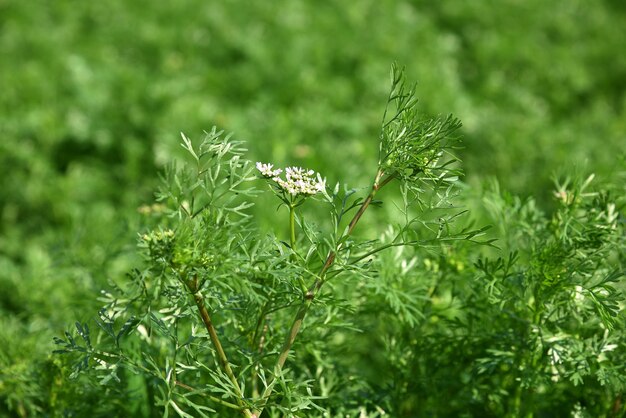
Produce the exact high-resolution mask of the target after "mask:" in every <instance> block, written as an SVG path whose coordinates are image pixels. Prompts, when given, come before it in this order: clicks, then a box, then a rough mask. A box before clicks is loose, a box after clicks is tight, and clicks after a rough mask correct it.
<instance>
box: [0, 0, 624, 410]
mask: <svg viewBox="0 0 626 418" xmlns="http://www.w3.org/2000/svg"><path fill="white" fill-rule="evenodd" d="M625 40H626V3H624V2H622V1H619V0H603V1H601V0H598V1H594V2H591V1H582V0H556V1H552V2H545V1H538V0H528V1H525V2H522V1H514V0H507V1H502V2H494V1H486V0H477V1H472V2H464V1H449V2H428V1H390V0H387V1H380V2H374V1H366V0H358V1H352V2H343V3H342V2H323V1H318V2H315V1H301V2H297V1H273V2H254V3H253V2H243V1H234V0H227V1H222V2H201V1H195V0H182V1H177V2H174V1H164V2H148V1H144V0H137V1H121V0H110V1H108V2H89V1H84V2H75V1H69V0H56V1H44V0H32V1H16V0H0V58H1V59H0V135H1V136H2V138H1V139H0V416H8V417H30V416H46V417H57V416H58V417H83V416H86V417H87V416H89V417H93V416H102V417H105V416H107V417H109V416H150V417H151V416H168V415H167V414H169V416H177V414H178V415H180V416H184V414H181V413H180V412H178V411H177V410H176V409H175V408H173V407H171V404H168V405H165V406H164V405H163V404H167V402H164V401H163V400H162V398H163V396H165V395H163V392H159V390H161V389H159V388H160V387H159V384H158V382H156V381H153V380H154V379H153V380H150V379H147V378H146V377H145V376H143V375H142V374H141V373H139V374H136V373H133V370H130V369H126V370H122V371H120V372H119V373H120V380H119V382H118V381H116V380H115V379H113V380H104V381H103V377H102V375H101V374H99V373H100V372H99V371H97V370H95V368H96V366H97V364H95V363H94V362H93V361H92V362H91V363H90V364H89V367H88V370H83V371H81V372H80V373H74V371H75V367H74V366H75V363H76V362H75V359H74V358H73V357H72V356H71V355H60V354H53V350H55V349H57V348H58V346H57V345H55V344H54V341H53V338H54V337H60V338H65V337H64V335H65V334H64V333H65V332H66V331H67V332H69V333H70V335H73V336H76V333H77V329H76V327H75V323H76V322H77V321H79V322H80V323H88V324H90V325H89V326H90V328H91V329H92V332H93V333H94V336H93V339H94V340H95V339H96V337H95V334H96V333H97V330H98V326H97V325H96V323H95V322H94V319H95V318H98V311H99V309H100V308H101V307H102V306H103V305H105V304H106V303H107V301H109V302H110V300H108V299H107V296H106V294H105V293H104V292H109V291H111V289H115V288H120V289H126V288H127V287H128V286H129V284H128V283H129V280H130V277H131V276H132V274H131V273H132V272H133V271H135V269H139V270H141V269H144V268H147V267H146V266H149V264H150V262H154V260H151V259H146V256H145V253H143V252H142V250H141V248H138V237H139V236H140V234H145V233H146V232H148V231H151V230H156V228H159V227H163V228H168V227H171V225H172V224H170V223H169V222H170V221H168V220H164V219H161V218H158V216H152V215H150V214H146V213H147V212H150V211H149V210H147V209H146V208H150V207H151V205H153V204H154V203H155V192H156V191H157V190H158V188H159V187H160V185H161V184H162V179H161V177H162V176H163V173H164V171H165V169H166V167H167V166H168V164H170V163H172V162H174V161H177V162H178V166H179V167H184V165H183V164H185V163H184V161H186V160H185V158H186V153H185V150H184V149H183V147H181V146H180V144H181V132H182V133H184V134H185V135H186V136H187V137H189V138H191V140H192V141H193V142H194V143H195V144H198V143H200V141H201V140H202V138H203V137H204V136H205V132H209V131H211V129H212V128H213V127H214V126H215V127H217V129H218V130H224V131H225V132H226V133H232V134H233V136H232V138H233V139H235V140H237V141H243V142H244V143H245V146H246V148H247V152H246V154H245V159H248V160H250V161H252V162H256V161H262V162H271V163H274V164H275V165H277V166H280V167H286V166H302V167H308V168H311V169H314V170H315V171H316V172H319V173H321V174H322V176H323V177H325V178H326V181H327V185H328V186H329V187H330V188H332V187H334V185H335V184H336V183H341V184H345V185H347V186H348V187H353V188H356V189H357V190H359V192H362V193H364V195H363V196H365V194H366V193H367V191H368V190H367V188H368V187H369V185H370V184H371V182H372V179H373V176H374V174H375V173H376V171H375V170H376V164H377V161H378V158H379V135H380V129H381V128H380V127H381V118H382V116H383V111H384V109H385V104H386V102H387V95H388V91H389V85H390V77H389V74H390V70H391V67H392V64H394V63H397V65H398V66H400V67H402V68H404V74H405V76H406V79H407V80H409V82H413V81H415V82H416V83H417V84H416V87H415V94H416V96H417V97H418V99H419V104H418V107H419V109H420V111H421V115H423V116H424V117H425V118H427V117H437V116H438V115H441V116H442V117H444V116H445V115H448V114H452V115H454V116H455V117H456V118H458V119H459V120H460V121H461V122H462V124H463V126H462V127H461V128H460V130H459V131H458V133H459V134H460V135H461V136H462V147H461V148H459V149H456V150H455V151H454V153H455V154H456V155H457V156H458V157H459V158H460V160H461V163H460V165H459V167H462V169H463V172H464V176H462V177H461V178H460V182H459V184H458V185H457V186H458V193H459V195H458V196H457V197H456V198H455V205H458V206H459V207H462V208H465V209H467V210H468V212H467V213H466V214H464V215H463V217H462V220H461V221H460V222H461V223H462V224H463V225H470V224H471V225H473V226H472V228H482V227H483V226H486V225H491V226H492V227H491V228H490V229H489V230H488V231H487V233H486V235H485V236H484V237H483V238H481V239H482V240H491V239H496V240H497V241H495V243H494V244H495V247H494V246H488V245H477V244H473V243H471V242H467V241H462V242H452V243H442V244H441V245H439V244H438V245H437V246H433V247H428V248H419V247H417V248H413V247H412V248H406V249H405V248H404V247H402V249H397V251H396V249H393V250H390V251H383V252H380V253H378V255H377V258H376V260H375V261H374V262H373V263H374V264H372V266H371V268H372V276H371V277H370V275H369V274H370V273H368V274H366V275H365V276H363V277H360V278H359V277H358V274H357V273H358V272H355V273H350V274H351V275H352V276H350V277H351V279H350V277H348V278H347V279H346V281H345V282H340V281H337V282H336V284H333V287H332V292H333V295H334V297H336V299H332V298H330V299H329V302H327V304H322V305H320V306H319V307H318V308H316V309H317V310H315V311H314V312H313V313H312V314H311V315H312V316H311V317H308V318H307V319H308V320H309V322H306V321H307V320H305V325H309V327H308V328H307V327H305V329H303V332H302V334H303V336H302V337H298V338H299V339H298V340H297V341H296V346H294V348H293V353H295V354H292V357H290V359H289V363H287V364H288V367H289V371H288V373H289V375H288V382H289V383H288V384H287V383H286V385H287V386H288V387H289V388H290V390H291V391H292V392H293V393H292V394H291V395H293V399H292V398H291V397H290V396H291V395H289V396H288V391H285V393H282V395H281V397H279V396H276V397H274V398H272V400H273V401H274V402H275V404H276V406H275V409H269V408H268V409H266V412H265V413H264V415H263V417H269V416H277V417H278V416H320V417H322V416H324V417H335V416H336V417H340V416H341V417H344V416H350V417H378V416H382V414H383V411H384V414H385V415H384V416H391V417H503V416H507V417H516V416H527V417H553V416H558V417H570V416H572V417H622V416H625V415H626V377H624V376H626V370H624V365H625V364H626V345H625V341H626V328H625V326H626V318H625V316H624V308H625V304H624V299H623V295H624V292H625V291H626V285H625V282H624V280H625V279H624V277H623V275H622V273H623V272H624V271H626V235H625V232H624V231H625V225H626V218H625V214H626V212H625V204H626V54H624V52H623V49H624V43H625V42H624V41H625ZM592 175H594V176H593V177H591V176H592ZM589 179H590V181H589V182H587V180H589ZM255 184H256V187H257V188H259V189H262V190H266V189H267V187H265V186H264V184H263V183H262V182H261V181H258V182H257V183H255ZM170 185H171V183H170ZM342 187H343V186H342ZM381 200H383V204H382V205H380V206H379V207H373V208H372V210H370V211H368V213H367V216H364V217H363V221H362V222H361V223H360V224H359V228H358V229H356V230H355V239H361V240H363V241H365V240H380V242H385V239H386V238H385V232H386V231H387V228H388V226H389V225H394V226H395V225H397V224H398V223H400V222H402V219H403V215H402V213H400V212H398V209H397V207H398V206H399V205H398V202H400V201H401V200H402V192H401V189H400V188H398V187H396V188H389V190H388V191H387V190H386V191H385V192H384V193H383V194H382V197H381ZM254 203H255V205H254V207H253V208H251V209H250V210H249V214H250V215H251V219H252V221H251V225H252V226H254V228H255V229H254V230H255V231H256V233H258V236H260V237H264V236H268V235H273V234H275V236H276V237H277V240H278V241H287V240H289V229H288V228H287V226H288V224H287V223H286V222H284V221H283V219H284V218H285V214H286V211H284V209H279V210H277V206H278V202H277V201H276V200H275V199H273V197H272V196H271V193H265V194H262V195H259V196H257V197H255V202H254ZM325 210H326V209H323V206H322V204H321V203H319V202H318V203H315V204H312V205H308V204H307V205H305V206H303V208H302V213H303V214H304V215H303V216H305V217H306V218H307V219H311V220H312V221H313V224H314V225H315V226H316V227H319V229H320V230H321V231H322V232H328V231H329V230H330V226H329V225H330V223H329V222H328V221H327V220H326V218H324V216H325V215H323V213H324V211H325ZM459 210H461V209H459ZM320 214H322V215H320ZM424 216H432V217H434V218H433V219H435V220H436V218H437V216H439V215H433V214H430V213H429V212H426V211H425V212H424ZM172 222H173V221H172ZM415 233H416V234H417V233H418V232H415ZM194 234H196V235H195V236H196V237H197V236H198V235H197V234H198V232H197V231H196V232H194ZM285 245H286V244H285ZM301 245H302V244H301ZM355 251H356V249H355ZM289 262H293V260H290V261H289ZM374 272H375V274H374ZM349 279H350V280H349ZM329 289H331V287H329ZM324 295H326V294H324ZM331 302H332V303H331ZM325 303H326V302H325ZM333 304H334V305H333ZM226 311H227V310H226ZM226 311H225V312H226ZM219 312H221V311H219V309H218V314H217V315H218V319H220V318H221V319H223V324H224V328H225V330H222V331H223V332H224V333H225V334H226V335H227V336H228V335H230V334H228V332H229V331H227V329H228V325H229V324H231V325H232V324H234V323H235V322H229V321H231V319H229V318H230V317H229V316H228V315H229V314H228V313H224V312H222V313H219ZM281 312H283V311H281ZM294 312H295V311H294ZM294 312H291V311H289V309H287V310H286V311H284V317H283V316H281V315H282V314H276V317H274V319H273V320H274V321H275V325H276V334H275V335H276V342H275V344H276V347H277V348H276V350H277V351H278V350H279V347H280V341H282V340H281V339H282V338H283V335H284V334H286V332H287V329H288V324H289V323H290V321H291V318H292V317H293V314H294ZM331 317H332V321H331V320H330V319H328V318H331ZM324 318H326V319H328V321H330V322H329V323H330V324H331V325H332V326H330V325H329V328H324V327H322V326H320V327H316V326H311V324H313V323H316V321H320V322H324V320H325V319H324ZM145 320H146V321H148V319H145ZM196 320H197V319H196ZM335 320H336V324H335V322H333V321H335ZM232 321H235V319H232ZM122 323H123V322H122ZM145 324H147V322H146V323H145ZM285 324H287V325H285ZM281 325H285V326H286V328H285V326H282V327H281ZM146 326H147V325H146ZM242 326H243V325H242ZM233 327H234V326H233ZM233 332H234V331H233ZM138 334H139V333H138V332H132V333H131V334H130V335H129V336H128V338H129V340H128V342H126V343H125V344H127V348H128V349H129V350H134V351H133V352H134V353H141V352H142V349H141V348H140V347H141V342H140V341H141V340H140V339H139V338H138V337H137V335H138ZM244 334H245V333H244ZM233 335H235V334H232V335H230V337H232V338H233V341H234V339H235V337H234V336H233ZM230 337H228V338H230ZM99 338H100V337H98V339H99ZM300 338H301V339H300ZM235 346H237V343H236V342H233V346H232V347H235ZM138 347H139V348H138ZM232 347H231V348H230V350H232V352H233V353H231V354H232V355H234V356H236V354H234V352H235V351H236V350H235V348H232ZM237 347H238V346H237ZM268 350H269V348H268ZM227 351H228V350H227ZM237 352H238V351H237ZM268 352H269V351H268ZM138 355H140V354H138ZM159 355H160V356H162V357H158V356H157V355H156V354H155V358H157V357H158V358H157V359H158V361H162V362H163V363H162V365H163V367H164V368H165V359H166V358H167V355H168V354H167V353H166V352H165V351H163V352H159ZM168 361H169V360H168ZM159 364H161V363H159ZM168 364H169V363H168ZM211 364H212V363H211ZM164 370H165V369H164ZM198 373H200V372H198ZM142 379H146V380H145V381H144V380H142ZM198 379H199V382H204V381H203V379H202V378H201V377H198ZM157 380H158V379H157ZM204 383H206V382H204ZM307 388H308V389H307ZM152 391H154V393H152ZM289 393H291V392H289ZM220 395H221V394H219V393H218V395H216V396H220ZM307 396H308V397H307ZM159 399H161V400H159ZM296 401H298V402H301V403H300V404H298V402H296ZM290 402H293V403H292V404H290ZM313 404H314V405H315V407H314V406H312V405H313ZM298 405H300V407H299V406H298ZM207 406H208V407H210V408H212V409H214V410H216V411H217V412H211V413H208V416H231V415H228V414H229V413H228V412H224V410H221V409H219V405H218V406H216V405H215V404H212V403H211V402H207ZM216 408H217V409H216ZM281 408H283V409H281ZM284 408H287V409H284ZM289 408H292V409H291V410H289ZM183 409H184V408H183ZM287 410H289V411H290V412H285V411H287ZM164 411H165V412H164ZM184 411H185V412H186V413H189V414H191V415H192V416H201V415H200V412H198V411H194V410H193V409H189V408H188V409H184ZM226 411H228V410H227V409H226ZM231 413H232V416H241V415H240V414H237V413H234V412H232V411H231ZM212 414H213V415H212Z"/></svg>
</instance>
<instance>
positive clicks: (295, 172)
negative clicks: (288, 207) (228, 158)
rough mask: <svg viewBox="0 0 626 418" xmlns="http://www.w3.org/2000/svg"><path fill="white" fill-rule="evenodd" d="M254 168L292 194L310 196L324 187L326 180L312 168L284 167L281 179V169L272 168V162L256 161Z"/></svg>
mask: <svg viewBox="0 0 626 418" xmlns="http://www.w3.org/2000/svg"><path fill="white" fill-rule="evenodd" d="M256 168H257V170H259V171H260V172H261V174H262V175H263V177H265V178H270V179H272V180H273V181H275V182H276V184H278V186H279V187H280V188H281V189H282V190H283V191H285V192H287V193H289V194H290V195H292V196H298V195H304V196H311V195H314V194H316V193H320V192H322V191H324V189H326V180H325V179H322V176H321V175H320V174H319V173H316V172H315V171H313V170H305V169H304V168H300V167H287V168H285V178H284V179H282V178H281V177H280V175H281V174H282V173H283V170H282V169H280V168H277V169H273V168H274V165H273V164H264V163H256Z"/></svg>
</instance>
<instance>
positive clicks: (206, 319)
mask: <svg viewBox="0 0 626 418" xmlns="http://www.w3.org/2000/svg"><path fill="white" fill-rule="evenodd" d="M186 284H187V286H188V288H189V290H191V291H192V293H193V298H194V301H195V302H196V307H197V308H198V313H199V314H200V318H201V319H202V322H203V323H204V326H205V327H206V330H207V331H208V332H209V337H210V338H211V342H212V343H213V347H214V348H215V351H216V352H217V358H218V360H219V363H220V366H221V368H222V370H223V371H224V373H226V375H227V376H228V379H229V380H230V381H231V383H232V384H233V388H234V390H235V395H236V396H237V404H238V405H239V406H240V407H241V408H242V413H243V415H244V416H246V417H252V414H251V413H250V410H249V409H247V408H245V404H244V402H243V392H242V391H241V387H240V386H239V382H237V378H236V377H235V373H233V370H232V369H231V367H230V363H229V362H228V358H227V357H226V353H225V352H224V348H223V347H222V343H221V342H220V339H219V337H218V335H217V331H216V329H215V327H214V326H213V322H212V321H211V317H210V315H209V311H208V310H207V308H206V304H205V303H204V298H203V297H202V293H200V290H199V289H198V278H197V277H194V278H193V280H190V281H188V282H187V283H186Z"/></svg>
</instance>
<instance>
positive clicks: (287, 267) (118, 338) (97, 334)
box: [55, 66, 491, 417]
mask: <svg viewBox="0 0 626 418" xmlns="http://www.w3.org/2000/svg"><path fill="white" fill-rule="evenodd" d="M459 127H460V122H459V121H458V120H457V119H455V118H453V117H452V116H447V117H434V118H431V117H425V116H423V115H422V114H421V113H420V112H419V111H418V107H417V100H416V98H415V92H414V89H413V88H411V87H410V86H408V85H407V84H406V83H405V80H404V77H403V74H402V71H400V70H399V69H398V68H397V67H395V66H393V67H392V72H391V90H390V93H389V96H388V99H387V105H386V107H385V110H384V113H383V118H382V125H381V130H380V138H379V139H380V148H379V159H378V164H377V166H376V167H373V170H372V182H371V183H370V185H369V186H368V187H367V189H366V192H365V193H362V192H360V191H359V190H358V189H352V188H349V187H347V186H345V185H344V186H342V185H341V184H340V183H336V185H335V186H334V187H328V186H327V179H325V178H324V177H323V176H322V175H321V174H319V173H316V172H315V171H313V170H309V169H303V168H300V167H286V168H284V169H281V168H274V165H273V164H271V163H260V162H259V163H256V165H255V164H254V163H252V162H250V161H248V160H246V159H245V149H244V148H243V144H241V143H240V142H237V141H234V140H232V139H231V137H230V136H229V135H226V136H225V135H224V134H223V132H221V131H218V130H217V129H215V128H214V129H213V130H212V131H210V132H209V133H207V134H206V137H205V138H204V139H203V140H202V141H201V142H200V143H198V144H194V143H193V142H192V141H191V140H190V139H188V138H187V137H186V136H185V135H183V136H182V139H183V142H182V146H183V148H184V149H185V150H186V153H187V161H186V162H185V164H184V165H182V166H177V165H172V166H170V167H169V168H168V169H167V170H166V172H165V173H164V175H163V186H162V188H161V189H160V190H159V192H158V193H157V194H156V202H155V203H154V204H152V205H149V206H146V207H143V208H142V212H143V213H144V214H145V215H146V230H145V231H143V232H141V233H140V234H139V247H140V250H141V252H142V254H143V255H144V256H145V264H144V265H143V266H141V267H138V268H137V269H136V270H134V271H132V272H130V273H129V274H128V278H127V280H126V281H124V282H122V283H120V282H117V283H113V282H112V289H111V290H109V291H106V292H103V293H102V295H101V300H102V302H103V304H104V306H103V308H102V309H101V310H100V311H99V312H98V316H97V318H96V319H95V324H96V328H94V326H93V325H92V326H89V324H88V323H87V322H84V323H83V322H77V323H76V324H75V331H73V332H66V334H65V337H64V338H57V339H56V340H55V342H56V344H58V345H59V349H58V350H57V351H56V352H57V353H67V354H70V358H71V359H73V370H74V372H73V377H74V378H77V379H83V380H84V381H85V382H90V383H91V384H97V385H101V387H102V388H103V390H106V391H115V390H119V389H117V388H119V387H121V388H125V389H123V390H126V391H127V393H128V394H127V396H137V397H143V398H145V399H146V401H145V402H144V403H143V404H142V406H141V407H140V409H141V411H139V412H141V413H143V414H145V415H147V416H164V417H167V416H169V415H170V414H174V415H178V416H181V417H192V416H216V415H219V416H245V417H261V416H264V417H265V416H276V417H278V416H316V415H317V416H322V415H324V414H325V415H324V416H329V415H332V414H334V413H337V412H338V409H337V407H336V405H335V406H333V404H332V403H330V402H327V397H328V396H329V395H328V390H326V389H327V388H328V387H329V385H330V381H331V380H332V379H341V377H340V376H336V375H332V374H330V373H325V372H324V370H327V368H325V366H324V364H325V362H324V360H323V355H324V350H325V347H324V346H325V338H330V337H332V335H333V332H335V330H337V329H350V328H351V327H353V326H352V325H351V324H350V321H349V315H350V312H351V310H352V309H354V306H356V303H357V302H356V300H352V301H351V295H350V292H344V291H340V290H339V289H341V288H342V286H348V287H350V286H360V284H362V283H376V282H377V281H378V280H382V279H381V277H380V276H381V274H384V271H383V269H381V268H380V264H379V263H378V262H377V260H378V258H379V257H380V256H381V255H383V254H385V253H386V252H388V251H391V250H392V249H394V248H395V249H399V248H420V249H428V250H429V251H434V252H436V251H438V250H440V249H441V248H445V245H447V244H449V243H454V242H459V241H466V242H480V243H482V244H490V243H491V240H482V241H479V237H480V236H481V235H482V234H483V232H484V231H485V229H486V228H480V229H471V228H464V227H461V226H458V225H457V222H456V221H457V220H458V219H460V218H459V217H460V215H461V214H462V213H463V212H464V211H463V210H460V209H458V208H456V206H455V205H454V203H453V198H454V197H455V195H456V194H457V180H458V176H459V174H460V170H459V168H458V161H457V159H456V158H455V156H454V154H453V153H452V152H453V151H454V149H455V148H456V147H457V146H458V144H459V136H458V135H457V133H456V132H457V130H458V128H459ZM263 182H265V183H266V184H267V185H268V186H269V191H270V193H273V195H274V196H275V197H276V199H277V203H278V204H279V210H278V211H277V212H276V216H277V225H281V224H284V225H287V226H288V231H289V236H288V238H287V237H282V236H280V234H279V233H278V232H277V231H281V230H282V228H277V230H276V231H261V230H259V229H258V227H257V226H256V224H255V220H254V218H253V216H252V215H251V212H250V208H251V206H252V205H253V204H254V201H255V199H256V198H257V196H258V195H259V193H261V192H262V191H261V190H262V189H264V187H262V188H259V185H262V183H263ZM392 185H395V186H392ZM391 187H393V188H394V189H395V190H396V191H398V190H399V196H400V198H399V199H398V201H397V202H394V204H395V205H396V206H397V207H398V210H399V215H398V217H397V219H394V220H393V221H392V222H389V225H388V226H387V227H386V228H383V229H381V230H380V231H376V232H374V234H375V235H377V236H379V237H380V238H379V239H363V238H360V237H359V236H358V234H355V230H356V228H357V227H358V225H359V222H360V220H361V219H362V218H363V217H364V216H366V215H367V213H368V212H369V211H370V208H371V207H372V206H375V205H381V204H382V203H383V202H382V201H381V200H378V198H379V196H380V192H381V190H383V189H385V188H391ZM313 201H315V202H313ZM312 203H314V204H316V205H323V206H324V207H326V209H327V216H328V218H327V219H328V222H327V223H326V225H328V227H327V228H322V227H318V226H316V224H314V223H313V222H311V221H310V220H309V219H306V218H305V217H304V215H303V214H302V212H301V210H300V209H301V208H302V207H303V205H307V204H312ZM282 207H284V208H285V209H286V210H282V209H281V208H282ZM283 215H285V219H281V218H280V217H281V216H283ZM398 220H400V221H398ZM317 222H319V223H321V224H323V223H324V222H325V220H324V219H322V218H320V219H317ZM372 296H373V295H372ZM424 296H425V297H426V295H424ZM352 297H356V294H353V295H352ZM394 306H395V308H397V309H398V312H399V313H400V314H401V315H403V317H404V318H405V319H408V320H409V321H411V323H413V324H415V323H416V322H417V321H418V318H419V317H420V315H421V312H420V310H419V308H418V307H417V305H416V301H414V300H411V298H405V299H402V298H400V299H398V300H397V301H396V303H395V305H394ZM94 330H95V331H94ZM362 332H366V331H364V330H363V331H362ZM311 356H313V357H314V358H315V359H314V360H313V361H312V360H311ZM311 361H312V362H313V369H312V368H311ZM315 364H317V366H315ZM311 370H317V372H313V373H312V372H311ZM331 386H332V385H331ZM352 387H354V393H353V394H352V400H351V404H353V409H352V411H353V412H354V411H357V412H359V413H360V414H361V416H378V414H380V413H384V410H383V409H382V408H381V406H379V405H378V404H377V403H376V402H375V401H373V400H371V399H367V397H366V398H364V399H361V401H359V395H357V393H358V391H362V390H364V389H363V388H362V387H360V386H359V384H358V383H357V382H353V384H352ZM346 407H347V405H346ZM333 408H335V409H333ZM344 410H345V409H344ZM128 412H129V413H131V412H134V413H138V411H128ZM368 414H369V415H368Z"/></svg>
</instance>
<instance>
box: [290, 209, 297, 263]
mask: <svg viewBox="0 0 626 418" xmlns="http://www.w3.org/2000/svg"><path fill="white" fill-rule="evenodd" d="M289 243H290V245H291V251H293V252H294V254H295V252H296V207H295V206H294V205H293V204H291V205H289ZM294 258H295V255H294Z"/></svg>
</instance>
